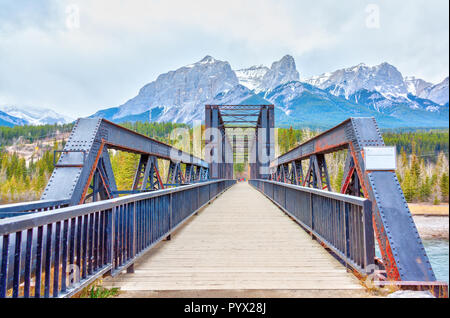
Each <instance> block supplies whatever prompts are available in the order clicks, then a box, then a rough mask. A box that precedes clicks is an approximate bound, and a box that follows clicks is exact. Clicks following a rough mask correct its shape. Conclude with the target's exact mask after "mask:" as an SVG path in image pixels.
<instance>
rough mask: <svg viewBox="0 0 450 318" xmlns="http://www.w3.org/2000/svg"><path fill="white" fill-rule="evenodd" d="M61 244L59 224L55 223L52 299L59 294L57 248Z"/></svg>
mask: <svg viewBox="0 0 450 318" xmlns="http://www.w3.org/2000/svg"><path fill="white" fill-rule="evenodd" d="M60 244H61V222H56V229H55V259H54V261H53V297H55V298H56V297H58V293H59V247H60Z"/></svg>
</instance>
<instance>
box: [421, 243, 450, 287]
mask: <svg viewBox="0 0 450 318" xmlns="http://www.w3.org/2000/svg"><path fill="white" fill-rule="evenodd" d="M423 245H424V246H425V250H426V251H427V254H428V258H429V259H430V263H431V267H433V271H434V274H435V275H436V279H437V280H439V281H444V282H447V283H448V271H449V269H448V266H449V263H448V258H449V255H448V251H449V246H448V240H436V239H435V240H424V241H423Z"/></svg>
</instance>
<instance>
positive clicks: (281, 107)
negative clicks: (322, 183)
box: [91, 55, 449, 127]
mask: <svg viewBox="0 0 450 318" xmlns="http://www.w3.org/2000/svg"><path fill="white" fill-rule="evenodd" d="M447 87H448V79H447ZM444 88H445V81H444V82H443V83H441V84H438V85H434V86H433V85H432V84H431V83H427V82H425V81H423V80H420V79H415V78H406V79H405V78H403V76H402V74H401V73H400V72H399V71H398V70H397V69H396V68H395V67H394V66H392V65H390V64H388V63H383V64H380V65H377V66H373V67H370V66H367V65H364V64H359V65H357V66H354V67H350V68H346V69H342V70H338V71H335V72H331V73H326V74H322V75H320V76H317V77H313V78H310V79H307V80H306V82H301V81H300V79H299V72H298V71H297V69H296V65H295V60H294V58H293V57H291V56H289V55H286V56H285V57H283V58H282V59H281V60H280V61H277V62H274V63H273V64H272V65H271V67H270V68H268V67H266V66H252V67H250V68H247V69H240V70H237V71H233V70H232V68H231V66H230V64H229V63H228V62H225V61H220V60H217V59H215V58H213V57H211V56H206V57H205V58H203V59H202V60H200V61H199V62H196V63H194V64H190V65H187V66H184V67H181V68H179V69H177V70H175V71H171V72H168V73H165V74H162V75H160V76H158V78H157V79H156V80H155V81H153V82H151V83H149V84H147V85H145V86H144V87H143V88H142V89H141V90H140V91H139V93H138V95H137V96H136V97H134V98H132V99H130V100H129V101H128V102H126V103H125V104H123V105H121V106H118V107H114V108H108V109H105V110H101V111H99V112H97V113H96V114H94V115H92V116H91V117H104V118H107V119H110V120H113V121H115V122H125V121H157V122H163V121H171V122H184V123H191V122H192V121H194V120H201V119H202V118H203V116H204V105H205V104H241V103H248V104H253V103H258V104H261V103H267V102H270V103H273V104H274V105H275V107H276V108H275V116H276V122H277V124H279V125H296V124H304V125H309V126H316V127H330V126H331V125H334V124H337V123H339V122H340V121H342V120H344V119H346V118H348V117H351V116H373V117H375V118H376V119H377V120H378V121H379V123H380V126H381V127H411V126H413V127H443V126H447V125H448V108H449V107H448V105H440V104H439V103H437V102H433V101H432V100H429V99H426V98H422V97H420V96H416V94H420V95H423V94H425V93H426V94H428V95H427V96H433V97H437V98H441V99H442V95H444V97H445V94H443V93H444V91H445V89H444ZM447 96H448V93H447ZM447 100H448V97H447Z"/></svg>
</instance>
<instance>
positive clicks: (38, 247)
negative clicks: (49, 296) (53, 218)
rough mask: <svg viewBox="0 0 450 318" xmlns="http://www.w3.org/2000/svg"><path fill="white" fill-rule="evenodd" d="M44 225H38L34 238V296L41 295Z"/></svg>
mask: <svg viewBox="0 0 450 318" xmlns="http://www.w3.org/2000/svg"><path fill="white" fill-rule="evenodd" d="M43 234H44V227H43V226H39V227H38V230H37V240H36V269H35V280H34V297H35V298H40V297H41V277H42V248H43V246H42V245H43V244H42V243H43V236H44V235H43Z"/></svg>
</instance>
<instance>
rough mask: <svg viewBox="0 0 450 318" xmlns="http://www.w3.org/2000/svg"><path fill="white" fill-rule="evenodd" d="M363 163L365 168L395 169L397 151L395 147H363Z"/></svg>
mask: <svg viewBox="0 0 450 318" xmlns="http://www.w3.org/2000/svg"><path fill="white" fill-rule="evenodd" d="M364 165H365V167H366V170H391V171H392V170H395V169H397V151H396V149H395V147H364Z"/></svg>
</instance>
